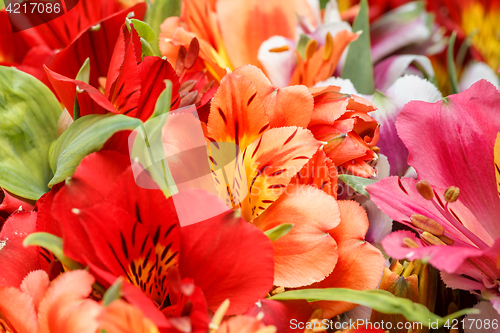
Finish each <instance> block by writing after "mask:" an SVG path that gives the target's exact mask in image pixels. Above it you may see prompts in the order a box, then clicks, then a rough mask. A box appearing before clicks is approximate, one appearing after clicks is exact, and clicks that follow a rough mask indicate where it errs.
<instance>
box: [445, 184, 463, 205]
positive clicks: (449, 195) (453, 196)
mask: <svg viewBox="0 0 500 333" xmlns="http://www.w3.org/2000/svg"><path fill="white" fill-rule="evenodd" d="M459 195H460V189H459V188H458V187H455V186H450V187H448V188H447V189H446V191H445V192H444V200H446V201H447V202H455V201H457V200H458V196H459Z"/></svg>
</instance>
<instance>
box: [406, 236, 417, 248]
mask: <svg viewBox="0 0 500 333" xmlns="http://www.w3.org/2000/svg"><path fill="white" fill-rule="evenodd" d="M403 244H404V246H406V247H409V248H411V249H416V248H419V247H420V246H418V244H417V243H416V242H415V241H414V240H413V239H411V238H408V237H406V238H404V239H403Z"/></svg>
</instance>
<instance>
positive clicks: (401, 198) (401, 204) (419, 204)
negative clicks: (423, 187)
mask: <svg viewBox="0 0 500 333" xmlns="http://www.w3.org/2000/svg"><path fill="white" fill-rule="evenodd" d="M416 183H417V181H416V180H415V179H412V178H401V179H399V178H398V177H388V178H384V179H382V180H380V181H378V182H376V183H375V184H373V185H370V186H368V187H367V188H366V190H367V191H368V193H369V194H370V198H371V199H372V200H373V202H374V203H375V204H376V205H377V206H378V207H379V208H380V209H382V211H383V212H384V213H386V214H387V215H389V217H391V218H392V219H393V220H396V221H398V222H402V223H403V224H405V225H407V226H409V227H410V228H414V229H415V227H414V226H413V225H412V224H411V223H410V222H409V221H410V218H411V216H412V215H413V214H421V215H424V216H426V217H428V218H430V219H433V220H434V221H436V222H438V223H439V224H441V225H442V226H443V227H444V229H445V231H446V232H448V233H449V234H450V235H453V236H454V237H456V241H455V245H464V246H465V245H470V244H471V243H470V240H469V239H468V238H467V237H465V236H463V235H462V234H461V233H459V232H458V231H456V229H455V228H454V227H453V226H452V225H451V224H450V222H449V221H448V220H447V219H446V218H445V217H444V216H443V215H442V214H441V213H440V212H439V211H438V209H437V208H436V206H435V205H434V204H433V203H432V201H429V200H426V199H424V198H423V197H422V196H421V195H420V193H418V191H417V189H416ZM433 189H434V193H435V194H436V197H435V199H434V200H437V199H436V198H437V196H439V200H440V202H445V201H444V196H443V194H444V191H445V189H443V188H438V187H433ZM460 195H462V194H460ZM460 199H461V198H459V200H458V201H456V202H453V203H450V204H449V205H448V209H449V210H450V211H452V212H453V213H455V215H456V216H457V217H458V218H459V219H460V221H461V222H462V224H463V225H464V226H465V227H466V228H467V229H468V230H470V231H471V232H472V233H473V234H475V235H477V236H478V237H479V238H480V239H482V240H483V241H484V242H485V243H486V244H488V245H492V244H493V238H491V236H490V235H489V234H488V232H487V231H486V230H485V229H484V228H483V227H482V226H481V225H480V224H479V222H478V221H477V219H476V218H475V217H474V216H473V215H472V214H471V212H470V211H469V210H468V209H467V208H466V207H465V206H464V205H463V204H462V202H461V200H460ZM457 223H458V222H457ZM457 240H458V242H457Z"/></svg>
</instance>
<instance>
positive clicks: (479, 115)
mask: <svg viewBox="0 0 500 333" xmlns="http://www.w3.org/2000/svg"><path fill="white" fill-rule="evenodd" d="M498 105H500V93H499V92H498V90H497V89H496V88H495V86H493V85H492V84H491V83H488V82H487V81H485V80H481V81H479V82H477V83H475V84H474V85H472V86H471V88H469V89H467V90H466V91H464V92H463V93H461V94H458V95H452V96H449V97H448V98H446V99H443V100H442V101H441V102H438V103H435V104H429V103H424V102H418V101H415V102H410V103H408V104H407V105H406V106H405V108H404V109H403V110H402V111H401V114H400V116H399V118H398V121H397V123H396V128H397V130H398V134H399V136H400V137H401V139H402V140H403V142H404V143H405V145H406V147H407V148H408V150H409V151H410V154H409V157H408V164H410V165H411V166H413V167H414V168H415V169H416V170H417V173H418V175H419V178H420V179H426V180H429V181H430V182H431V183H432V184H433V185H436V186H439V187H442V188H447V187H449V186H452V185H453V186H457V187H458V188H459V189H460V201H461V202H462V203H463V204H464V205H465V206H466V207H467V208H468V209H469V210H470V211H471V213H472V214H473V215H474V216H475V217H476V218H477V220H478V221H479V223H481V224H482V225H483V226H484V227H485V228H486V229H487V230H488V231H489V233H490V234H491V236H492V237H493V238H496V237H498V236H500V220H499V219H498V212H500V198H499V196H498V192H497V186H496V180H495V167H494V157H493V147H494V144H495V139H496V137H497V133H498V132H500V117H498V114H497V111H498ZM424 156H425V157H424Z"/></svg>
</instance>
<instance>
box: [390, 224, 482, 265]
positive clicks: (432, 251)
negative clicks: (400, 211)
mask: <svg viewBox="0 0 500 333" xmlns="http://www.w3.org/2000/svg"><path fill="white" fill-rule="evenodd" d="M405 238H409V239H411V240H412V241H414V242H415V243H416V244H417V245H419V247H418V248H409V247H406V246H405V245H404V244H403V241H404V239H405ZM382 246H383V247H384V250H385V251H386V252H387V254H388V255H389V256H391V257H392V258H394V259H408V260H416V259H421V260H422V261H424V262H428V263H430V264H431V265H432V266H434V267H436V268H437V269H439V270H442V271H445V272H446V273H449V274H452V273H455V272H456V271H458V270H461V269H462V267H461V266H462V264H463V263H464V262H465V261H466V260H467V259H468V258H475V257H480V256H481V255H483V251H481V250H479V249H477V248H473V247H460V246H446V245H438V246H424V244H423V243H422V242H421V241H420V239H418V238H417V237H415V234H413V233H412V232H410V231H406V230H402V231H397V232H393V233H392V234H390V235H389V236H387V237H386V238H385V239H384V240H383V241H382Z"/></svg>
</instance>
